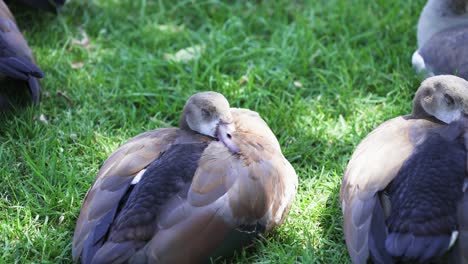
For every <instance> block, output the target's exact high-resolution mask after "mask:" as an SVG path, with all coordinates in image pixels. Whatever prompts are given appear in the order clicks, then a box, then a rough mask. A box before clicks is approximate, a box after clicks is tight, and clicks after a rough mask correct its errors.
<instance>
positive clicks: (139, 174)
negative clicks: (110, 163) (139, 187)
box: [131, 169, 146, 185]
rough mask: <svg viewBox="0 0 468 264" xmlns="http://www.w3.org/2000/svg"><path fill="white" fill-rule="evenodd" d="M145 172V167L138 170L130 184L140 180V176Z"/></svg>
mask: <svg viewBox="0 0 468 264" xmlns="http://www.w3.org/2000/svg"><path fill="white" fill-rule="evenodd" d="M145 172H146V169H143V170H141V171H140V172H138V174H137V175H136V176H135V178H133V180H132V182H131V184H132V185H135V184H137V183H138V182H139V181H140V180H141V177H143V174H145Z"/></svg>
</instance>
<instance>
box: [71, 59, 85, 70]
mask: <svg viewBox="0 0 468 264" xmlns="http://www.w3.org/2000/svg"><path fill="white" fill-rule="evenodd" d="M83 66H84V62H82V61H78V62H73V63H72V64H71V67H72V69H80V68H83Z"/></svg>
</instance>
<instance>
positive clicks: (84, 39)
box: [70, 28, 91, 50]
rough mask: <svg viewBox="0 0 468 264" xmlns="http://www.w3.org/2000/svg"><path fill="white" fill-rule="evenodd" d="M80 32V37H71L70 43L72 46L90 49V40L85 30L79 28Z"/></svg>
mask: <svg viewBox="0 0 468 264" xmlns="http://www.w3.org/2000/svg"><path fill="white" fill-rule="evenodd" d="M80 33H81V39H76V38H73V39H72V41H71V44H72V45H73V46H80V47H82V48H84V49H90V48H91V41H90V39H89V37H88V34H86V32H85V31H84V30H83V29H81V28H80ZM72 48H73V47H70V50H71V49H72Z"/></svg>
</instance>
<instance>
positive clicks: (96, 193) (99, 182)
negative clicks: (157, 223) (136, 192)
mask: <svg viewBox="0 0 468 264" xmlns="http://www.w3.org/2000/svg"><path fill="white" fill-rule="evenodd" d="M177 132H178V129H176V128H167V129H158V130H153V131H150V132H146V133H143V134H141V135H138V136H136V137H135V138H133V139H131V140H129V141H128V142H127V143H125V144H124V145H123V146H121V147H120V148H119V149H117V150H116V151H115V152H114V153H113V154H112V155H111V156H110V157H109V158H108V159H107V160H106V161H105V163H104V165H103V166H102V167H101V169H100V171H99V173H98V176H97V178H96V182H95V183H94V185H93V187H91V189H90V190H89V191H88V193H87V194H86V197H85V199H84V202H83V206H82V208H81V211H80V216H79V218H78V221H77V224H76V227H75V234H74V237H73V248H72V249H73V258H74V259H75V261H76V260H78V258H80V256H81V254H82V251H83V247H84V244H85V242H86V241H89V240H88V238H89V237H90V236H93V237H95V239H94V238H93V239H92V240H98V239H100V238H101V237H102V236H103V233H106V232H107V229H108V228H109V225H110V223H111V222H112V221H113V218H114V214H115V211H116V210H117V207H118V205H119V201H120V199H121V198H122V196H123V195H124V194H125V192H126V191H127V189H128V187H129V185H130V182H131V181H132V179H133V177H135V176H136V174H137V173H138V172H140V171H141V170H142V169H144V168H145V167H146V166H148V165H149V164H150V163H151V162H152V161H154V160H155V159H157V158H158V156H159V155H160V153H161V152H163V151H164V150H165V149H167V148H168V146H170V144H172V143H173V142H174V141H175V140H176V138H177ZM104 218H106V219H104ZM99 228H100V229H102V230H98V229H99Z"/></svg>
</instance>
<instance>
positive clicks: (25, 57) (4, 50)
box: [0, 0, 43, 110]
mask: <svg viewBox="0 0 468 264" xmlns="http://www.w3.org/2000/svg"><path fill="white" fill-rule="evenodd" d="M42 77H43V73H42V71H41V70H40V69H39V68H38V67H37V66H36V64H35V61H34V57H33V55H32V52H31V49H30V48H29V47H28V44H27V43H26V40H25V39H24V37H23V35H22V34H21V32H20V30H19V28H18V26H17V25H16V21H15V19H14V17H13V15H12V14H11V12H10V10H9V9H8V7H7V6H6V4H5V3H4V2H3V1H1V0H0V110H2V109H8V108H10V105H11V104H12V103H13V102H15V101H17V100H18V99H19V98H18V97H22V93H23V91H24V90H25V89H28V88H29V91H30V93H31V100H32V101H33V102H34V103H38V102H39V95H40V90H41V86H40V84H39V80H38V78H42Z"/></svg>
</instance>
